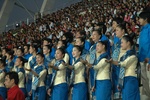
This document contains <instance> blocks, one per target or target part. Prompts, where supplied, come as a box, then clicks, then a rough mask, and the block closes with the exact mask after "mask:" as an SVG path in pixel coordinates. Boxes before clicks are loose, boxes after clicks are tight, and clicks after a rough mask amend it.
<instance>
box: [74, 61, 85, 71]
mask: <svg viewBox="0 0 150 100" xmlns="http://www.w3.org/2000/svg"><path fill="white" fill-rule="evenodd" d="M82 66H84V65H83V63H81V62H78V63H76V64H75V65H74V69H75V70H77V69H78V68H80V67H82Z"/></svg>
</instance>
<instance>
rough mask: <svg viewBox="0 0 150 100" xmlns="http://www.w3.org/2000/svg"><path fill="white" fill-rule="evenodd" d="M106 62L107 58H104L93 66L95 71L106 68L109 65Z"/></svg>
mask: <svg viewBox="0 0 150 100" xmlns="http://www.w3.org/2000/svg"><path fill="white" fill-rule="evenodd" d="M105 60H106V58H103V59H102V60H101V61H100V62H99V63H98V64H97V65H94V66H93V68H94V70H99V69H100V68H103V67H104V66H106V65H107V64H109V63H107V62H106V61H105Z"/></svg>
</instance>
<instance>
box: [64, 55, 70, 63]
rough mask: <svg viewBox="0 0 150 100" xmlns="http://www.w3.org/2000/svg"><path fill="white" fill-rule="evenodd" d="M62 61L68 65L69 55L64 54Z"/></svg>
mask: <svg viewBox="0 0 150 100" xmlns="http://www.w3.org/2000/svg"><path fill="white" fill-rule="evenodd" d="M64 61H65V62H66V63H67V64H68V63H69V55H68V54H67V53H65V57H64Z"/></svg>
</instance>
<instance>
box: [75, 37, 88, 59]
mask: <svg viewBox="0 0 150 100" xmlns="http://www.w3.org/2000/svg"><path fill="white" fill-rule="evenodd" d="M84 44H85V40H84V38H83V37H78V38H76V40H75V45H78V46H81V47H82V48H83V49H82V54H81V57H82V59H83V60H85V59H86V58H87V54H88V53H89V52H88V50H86V49H85V48H84Z"/></svg>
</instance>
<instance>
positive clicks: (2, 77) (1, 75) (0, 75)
mask: <svg viewBox="0 0 150 100" xmlns="http://www.w3.org/2000/svg"><path fill="white" fill-rule="evenodd" d="M4 77H5V72H2V73H1V74H0V82H2V81H3V79H4Z"/></svg>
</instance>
